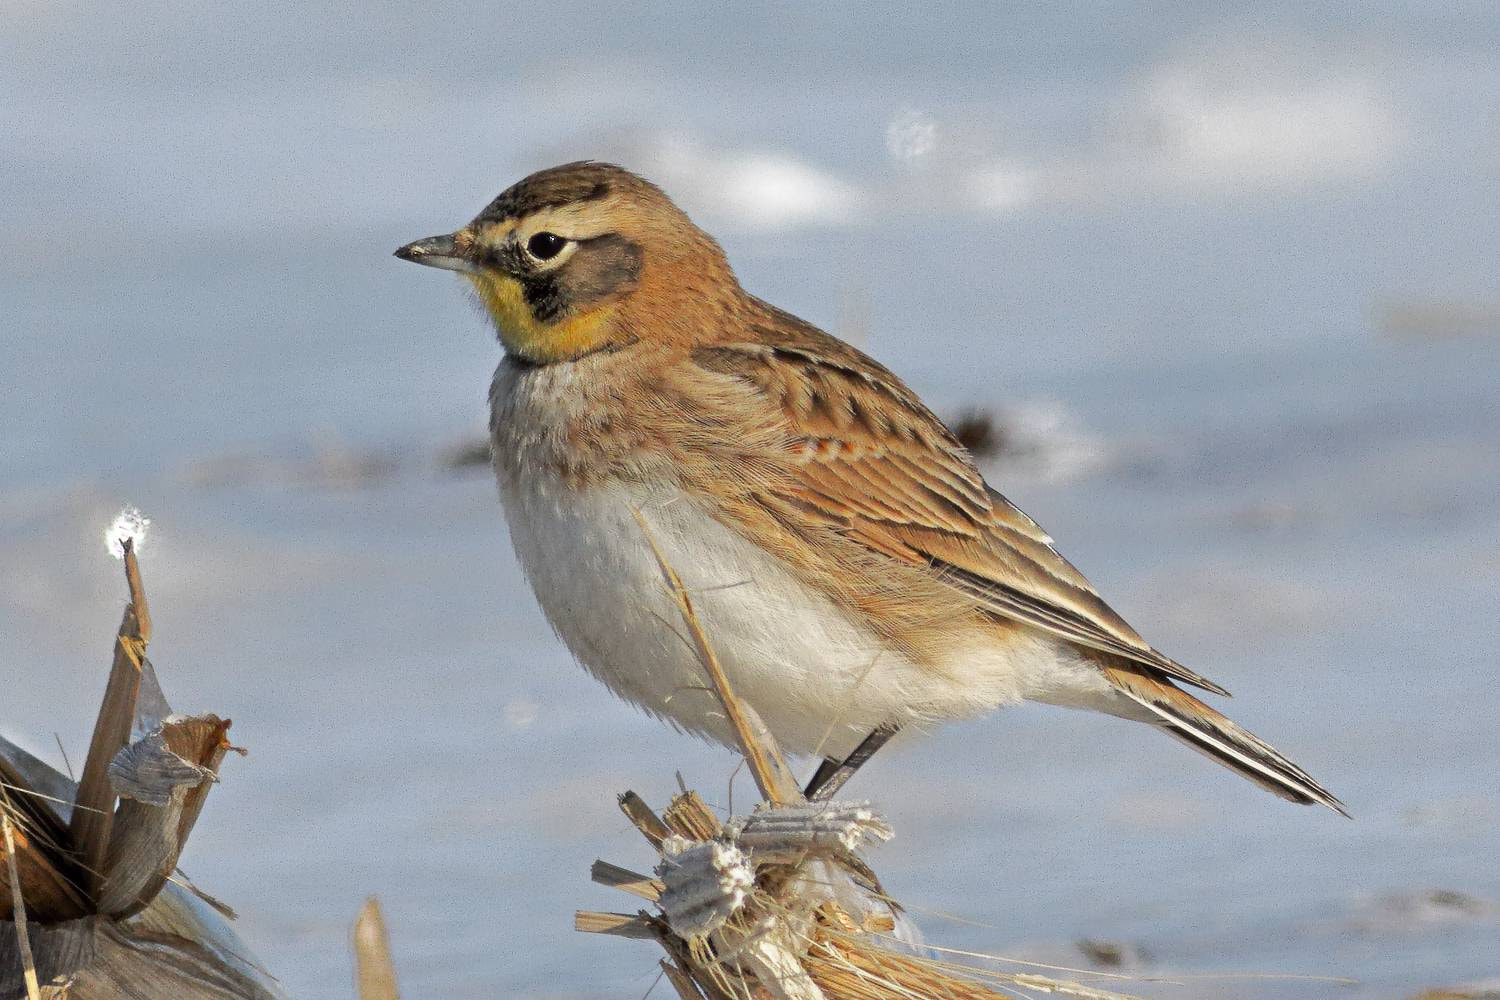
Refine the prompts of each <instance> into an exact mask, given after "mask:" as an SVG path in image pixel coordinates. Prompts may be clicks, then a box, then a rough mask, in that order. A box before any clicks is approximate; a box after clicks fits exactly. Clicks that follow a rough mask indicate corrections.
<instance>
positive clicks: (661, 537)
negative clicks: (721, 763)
mask: <svg viewBox="0 0 1500 1000" xmlns="http://www.w3.org/2000/svg"><path fill="white" fill-rule="evenodd" d="M508 478H509V477H507V476H505V475H503V474H502V476H501V495H502V499H503V501H504V504H505V510H506V516H507V519H508V521H509V523H510V531H511V539H512V541H513V543H514V545H515V549H516V554H517V556H518V557H519V559H520V562H521V566H522V568H523V569H524V571H525V573H526V575H527V577H528V578H529V580H530V582H531V585H532V587H533V589H534V590H535V592H536V595H537V599H538V601H539V602H540V603H541V606H542V610H543V611H544V612H545V613H546V615H547V618H548V620H549V621H550V622H551V623H552V626H553V628H554V629H556V630H557V633H558V635H559V636H561V638H562V639H563V641H564V642H565V643H566V644H567V646H568V648H569V649H570V650H572V652H573V654H574V655H575V656H576V657H577V658H578V659H579V660H580V661H581V662H582V663H583V665H584V666H585V667H586V668H587V669H588V670H589V671H590V672H592V673H593V674H594V675H595V676H596V677H598V678H599V679H600V680H602V681H603V682H604V683H605V684H607V685H608V686H609V687H610V688H612V689H613V690H614V691H615V692H616V693H617V694H619V695H621V696H622V697H624V698H627V699H629V700H630V701H632V702H634V703H635V704H637V705H639V706H640V707H642V708H644V709H645V710H646V711H648V712H650V713H652V714H653V715H657V716H660V717H662V718H665V719H667V720H669V721H671V722H672V723H673V724H675V725H677V726H678V727H680V728H682V729H685V730H688V731H691V732H694V733H698V734H700V735H704V736H707V737H710V738H712V739H716V740H718V741H720V742H724V743H732V741H733V737H732V734H731V732H730V730H729V727H728V725H727V723H726V722H725V720H724V718H723V715H722V711H721V709H720V708H719V706H718V703H717V701H716V700H715V697H714V695H713V694H712V692H711V691H709V690H707V689H706V678H705V676H704V673H703V669H702V667H701V665H700V664H699V662H698V658H697V656H696V655H695V653H694V651H693V649H692V647H691V644H690V642H689V641H688V640H687V639H686V630H685V628H684V625H683V622H682V619H681V616H680V614H679V612H678V611H677V609H676V606H675V604H674V603H673V601H672V599H671V597H670V595H669V594H668V592H667V590H666V586H665V584H664V582H663V580H662V576H661V572H660V570H659V568H658V565H657V561H656V557H655V555H654V554H653V553H652V551H651V549H650V547H649V545H648V544H647V542H646V540H645V538H644V536H643V535H642V532H641V529H640V527H639V525H638V524H637V523H636V520H635V518H634V515H633V513H632V510H633V509H639V510H640V511H641V513H642V515H643V516H644V517H645V519H646V521H647V523H648V524H649V525H650V526H651V529H652V531H653V533H654V534H655V536H656V539H657V542H658V544H660V546H661V548H662V550H663V552H664V553H665V555H666V557H667V559H668V560H669V561H670V562H671V564H672V566H673V567H674V568H675V569H676V570H677V572H678V574H679V575H680V576H681V577H682V579H683V582H684V584H685V585H686V586H687V588H688V589H689V591H690V592H691V594H692V597H693V602H694V605H695V607H696V608H697V610H698V613H699V616H700V617H701V619H702V620H703V623H704V627H705V630H706V632H707V634H708V638H709V641H710V643H711V644H712V645H713V647H714V650H715V651H716V653H717V654H718V656H719V658H720V660H721V661H722V662H723V664H724V668H725V671H726V673H727V674H728V676H729V679H730V683H731V684H733V685H734V688H735V690H736V692H737V693H738V694H739V695H740V696H741V697H742V698H744V699H746V700H747V701H749V702H750V704H752V705H753V706H754V707H755V709H756V710H757V711H758V712H759V713H760V714H761V716H762V717H763V718H764V719H765V721H766V724H767V725H768V726H769V727H770V728H771V730H772V732H773V733H775V735H776V737H777V739H778V740H779V741H780V742H781V743H782V746H783V748H784V749H786V750H787V751H790V752H793V753H818V754H823V755H829V756H842V755H844V754H847V753H848V752H849V751H850V750H852V749H853V748H854V747H855V746H856V745H857V744H858V743H859V741H860V740H861V739H863V738H864V736H866V735H867V734H868V733H869V732H870V731H871V730H872V729H874V728H875V727H876V726H878V725H880V724H882V723H886V722H895V723H898V724H901V725H903V726H906V727H911V726H914V725H915V726H920V725H922V724H924V723H930V722H933V721H938V720H943V719H949V718H955V717H961V716H967V715H973V714H975V713H978V712H982V711H985V710H987V709H992V708H994V707H996V706H998V705H1002V704H1007V703H1013V702H1016V701H1019V700H1021V699H1023V698H1027V697H1031V698H1038V699H1042V700H1048V701H1052V700H1073V699H1072V698H1071V694H1072V689H1073V688H1075V687H1078V686H1079V685H1082V687H1083V688H1084V689H1092V688H1093V687H1095V686H1096V685H1102V679H1100V678H1099V676H1098V673H1097V671H1094V670H1093V669H1092V668H1090V667H1088V666H1087V665H1086V664H1082V663H1081V662H1079V661H1077V660H1076V658H1075V657H1072V656H1071V655H1068V654H1067V653H1065V652H1064V648H1063V647H1060V646H1059V644H1057V643H1056V642H1054V641H1053V640H1051V639H1050V638H1048V637H1046V636H1044V635H1042V634H1040V633H1038V634H1036V635H1035V637H1034V638H1032V639H1031V640H1029V641H1022V642H1019V643H1017V642H1014V641H1012V642H1007V643H1005V644H1004V645H1001V644H1000V643H997V642H986V640H985V638H984V637H983V636H976V642H975V645H974V647H972V648H966V649H964V650H963V651H962V652H961V654H957V655H956V656H955V662H954V663H953V664H951V665H944V669H937V670H935V669H932V668H930V667H923V666H919V665H917V664H914V663H912V662H911V661H910V660H909V659H907V658H906V657H904V656H902V655H900V654H898V653H896V652H893V651H891V650H889V649H885V648H882V643H881V641H880V639H879V637H878V636H877V635H876V634H875V633H874V632H872V631H871V630H869V629H868V628H867V627H864V626H862V625H860V624H858V623H856V622H855V621H854V620H852V619H851V618H850V617H849V616H848V615H846V614H845V613H844V612H843V611H841V610H840V609H839V608H838V607H836V606H835V605H834V604H833V603H832V602H831V601H830V600H829V599H827V598H826V597H824V596H822V595H821V594H816V593H813V592H811V591H810V590H809V589H808V588H806V587H805V586H803V584H802V583H801V582H800V581H799V580H797V579H796V578H795V577H793V576H792V574H791V573H790V572H789V571H788V570H787V569H785V568H784V567H783V566H782V565H781V564H780V563H779V562H778V561H777V560H776V559H775V557H773V556H771V555H769V554H767V553H766V552H764V551H763V550H761V549H760V548H758V547H757V546H755V545H753V544H752V543H750V542H748V541H746V540H745V539H744V538H742V537H741V536H739V535H738V534H736V533H735V532H733V531H732V530H730V529H728V528H726V527H724V526H723V525H721V524H719V523H718V522H717V521H715V520H713V519H712V518H710V517H708V516H707V515H706V514H704V513H703V512H702V511H700V510H698V509H697V508H696V507H695V505H694V502H693V501H692V500H690V499H689V498H687V497H685V496H683V495H680V494H678V493H676V492H675V491H673V492H670V493H657V494H652V493H649V492H647V491H645V490H639V491H634V492H632V491H628V490H627V489H626V488H625V487H623V486H613V487H602V488H595V489H592V490H590V491H588V492H585V493H576V492H572V491H569V490H565V489H564V488H563V487H562V485H561V484H560V483H559V482H558V481H556V480H553V479H551V478H550V477H548V476H546V475H538V474H536V473H533V474H531V475H528V476H527V477H526V478H525V481H524V482H520V483H518V482H507V481H506V480H507V479H508ZM950 667H951V668H950ZM1055 692H1064V693H1066V694H1068V695H1069V697H1065V698H1061V699H1058V698H1054V697H1049V695H1050V694H1054V693H1055ZM1089 693H1090V692H1089V691H1087V690H1078V691H1077V694H1078V695H1080V696H1085V695H1087V694H1089Z"/></svg>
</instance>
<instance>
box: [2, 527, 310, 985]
mask: <svg viewBox="0 0 1500 1000" xmlns="http://www.w3.org/2000/svg"><path fill="white" fill-rule="evenodd" d="M124 555H125V574H126V581H127V584H128V586H129V588H130V597H131V600H130V604H129V605H128V606H127V607H126V609H125V616H124V619H123V621H122V622H121V624H120V629H119V632H118V633H117V635H116V636H115V647H114V658H113V661H112V663H111V667H110V674H109V680H108V683H107V686H106V689H105V695H104V700H103V703H102V704H101V705H100V708H99V717H98V720H97V722H96V723H95V726H94V735H93V739H92V741H91V742H90V745H89V752H88V757H87V759H86V761H85V763H84V768H83V774H82V777H81V778H80V780H79V782H78V784H77V785H76V786H75V785H74V783H73V782H72V781H70V780H69V779H67V778H65V777H63V776H62V775H61V774H58V773H57V772H56V771H55V770H53V769H52V768H50V767H48V766H47V765H46V764H44V763H42V762H41V761H39V760H37V759H36V758H34V757H32V756H31V755H30V754H28V753H26V752H25V751H24V750H22V749H20V748H19V747H17V746H15V745H14V744H12V743H10V742H9V741H7V740H5V739H4V738H3V737H0V812H3V814H4V818H5V819H6V821H7V822H8V823H9V824H10V825H12V826H13V828H14V830H13V843H14V851H13V852H10V853H9V856H8V857H7V859H6V861H7V867H9V868H12V869H13V870H14V873H15V878H14V880H9V879H0V905H3V911H0V912H3V913H4V914H6V915H11V914H12V913H14V914H16V915H19V917H20V919H10V920H0V1000H9V998H10V997H17V996H27V995H28V994H29V993H30V980H32V979H33V978H34V979H35V981H36V983H37V987H36V990H37V995H38V996H41V997H54V998H61V997H68V998H71V1000H135V998H139V1000H148V998H158V997H174V998H182V1000H199V998H231V997H233V998H250V1000H275V998H278V997H281V996H282V994H281V991H280V990H279V989H278V988H277V986H276V985H275V981H274V980H273V979H272V978H271V977H270V976H269V975H268V974H267V973H266V972H265V971H264V970H262V969H261V968H259V967H258V966H257V965H255V963H254V961H253V960H252V959H250V958H249V957H248V955H249V951H248V950H247V949H246V948H245V946H244V945H243V944H242V943H241V942H240V940H239V938H238V937H237V936H236V935H235V934H234V932H233V931H232V930H230V929H229V925H228V924H227V922H226V920H225V916H226V914H227V910H226V909H225V908H224V907H223V906H222V904H218V903H215V902H213V901H212V900H210V899H209V898H208V897H206V896H203V895H201V894H200V893H198V892H197V890H195V889H193V888H192V887H191V885H190V883H187V882H186V881H185V880H183V879H181V878H178V877H175V876H174V872H175V871H176V869H177V860H178V858H179V857H180V856H181V854H182V849H183V846H184V844H185V843H186V842H187V838H188V835H189V834H190V833H191V832H192V829H193V824H194V823H195V822H196V821H197V819H198V815H199V813H200V812H201V811H202V809H203V804H204V801H205V799H206V798H207V796H208V790H209V789H210V788H211V787H212V786H213V784H214V783H215V782H216V781H217V780H218V771H219V765H220V763H221V762H222V761H223V759H224V754H225V753H226V752H227V751H228V750H230V749H232V748H231V747H230V745H229V742H228V740H227V739H226V734H227V732H228V730H229V721H228V720H226V719H220V718H219V717H218V716H216V715H199V716H191V717H185V716H175V715H172V714H171V710H170V708H168V707H167V703H166V699H165V698H164V697H162V694H161V689H160V687H159V685H158V684H157V680H156V675H155V672H154V671H153V669H152V667H151V662H150V661H149V660H148V659H147V658H146V646H147V643H148V642H149V641H150V638H151V617H150V612H149V611H148V609H147V604H146V598H145V591H144V588H143V586H142V584H141V576H140V567H139V565H138V563H137V562H136V558H135V553H134V551H133V550H132V547H131V545H130V544H129V543H128V542H127V543H126V544H125V546H124ZM12 884H14V885H16V886H18V887H19V894H17V893H16V892H15V891H13V890H12V888H11V886H12Z"/></svg>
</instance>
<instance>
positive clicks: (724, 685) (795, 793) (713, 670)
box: [633, 510, 802, 805]
mask: <svg viewBox="0 0 1500 1000" xmlns="http://www.w3.org/2000/svg"><path fill="white" fill-rule="evenodd" d="M633 513H634V514H635V520H636V523H637V524H639V525H640V526H641V531H642V533H643V534H645V536H646V543H647V544H648V545H650V546H651V551H652V553H653V554H655V556H656V562H657V565H659V566H660V567H661V572H662V576H663V577H665V579H666V581H667V586H668V588H669V589H670V590H671V592H672V597H673V599H674V600H675V601H676V603H677V609H678V610H679V611H680V612H681V613H682V620H683V622H684V623H686V625H687V627H688V631H689V632H690V633H691V634H692V637H693V646H694V648H695V649H696V650H697V653H698V659H699V661H700V662H701V663H702V664H703V669H704V670H705V671H707V673H708V677H709V680H710V681H711V682H712V683H713V687H714V692H715V693H716V694H717V695H718V696H719V703H720V704H721V705H723V706H724V714H725V715H726V716H728V718H729V723H730V725H732V726H733V727H734V732H735V736H736V737H737V738H738V739H739V743H740V751H741V752H742V753H743V754H744V755H745V760H746V761H747V762H748V763H749V764H750V773H751V774H752V775H753V776H754V778H755V785H756V787H757V788H759V789H760V794H761V796H762V797H763V798H764V799H765V800H766V801H767V802H770V803H771V804H773V805H787V804H789V803H795V802H801V801H802V790H801V789H800V788H799V787H798V785H797V782H796V779H794V778H793V777H792V772H791V769H790V768H788V767H787V765H786V760H785V759H784V758H783V757H782V756H781V751H780V750H779V749H778V748H777V747H776V743H775V740H774V739H772V737H771V734H770V732H769V731H768V730H767V729H766V727H765V724H764V723H763V722H761V721H760V719H759V717H758V716H754V714H753V713H754V709H753V708H751V707H750V706H748V705H746V704H745V703H744V702H742V701H740V699H739V698H738V697H736V696H735V694H734V690H733V689H732V688H731V687H730V686H729V678H728V676H727V675H725V673H724V667H723V665H722V664H720V663H719V658H718V656H717V655H716V654H715V653H714V650H713V646H712V645H710V644H709V641H708V636H707V634H706V633H705V632H704V631H703V623H702V622H701V621H700V620H699V618H698V612H697V611H696V610H695V609H694V608H693V599H692V597H691V596H690V595H689V594H688V591H687V588H686V587H684V586H683V584H682V578H681V577H679V576H678V575H677V571H676V570H675V569H673V568H672V565H671V563H669V562H668V561H667V557H666V554H665V553H663V552H662V550H661V546H660V545H659V544H657V541H656V536H655V534H653V533H652V531H651V526H650V525H648V524H647V523H646V519H645V518H644V517H643V516H641V512H640V511H638V510H637V511H633ZM752 718H753V720H754V721H753V722H752Z"/></svg>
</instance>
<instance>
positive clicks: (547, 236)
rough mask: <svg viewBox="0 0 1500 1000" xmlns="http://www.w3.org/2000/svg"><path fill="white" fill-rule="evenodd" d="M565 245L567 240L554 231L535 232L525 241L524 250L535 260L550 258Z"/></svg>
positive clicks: (558, 252) (560, 251)
mask: <svg viewBox="0 0 1500 1000" xmlns="http://www.w3.org/2000/svg"><path fill="white" fill-rule="evenodd" d="M567 245H568V241H567V240H566V239H564V238H563V237H561V236H559V235H557V234H556V233H537V234H536V235H535V236H533V237H532V238H531V239H529V240H527V241H526V252H527V253H529V254H531V256H533V257H535V258H536V259H537V260H551V259H552V258H553V257H556V256H557V255H558V254H560V253H562V249H563V247H565V246H567Z"/></svg>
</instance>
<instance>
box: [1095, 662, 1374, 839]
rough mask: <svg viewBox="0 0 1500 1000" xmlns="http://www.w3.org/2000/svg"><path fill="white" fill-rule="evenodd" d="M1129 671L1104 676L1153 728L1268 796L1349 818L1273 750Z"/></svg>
mask: <svg viewBox="0 0 1500 1000" xmlns="http://www.w3.org/2000/svg"><path fill="white" fill-rule="evenodd" d="M1133 667H1134V664H1131V665H1125V664H1123V663H1121V664H1118V665H1116V664H1109V665H1106V666H1105V667H1104V674H1105V676H1106V677H1108V678H1109V680H1110V683H1111V684H1113V685H1114V686H1115V688H1117V689H1118V690H1119V692H1120V693H1121V694H1123V695H1124V696H1125V697H1127V698H1129V699H1130V700H1131V701H1133V702H1135V703H1136V704H1137V705H1139V706H1141V707H1142V708H1144V709H1145V710H1146V712H1147V713H1148V714H1149V718H1150V721H1152V722H1154V723H1155V724H1156V725H1157V726H1159V727H1160V728H1162V729H1163V730H1165V731H1166V732H1168V733H1169V734H1171V735H1172V736H1175V737H1176V738H1177V739H1179V740H1181V741H1182V742H1183V743H1186V744H1187V745H1188V746H1190V747H1192V748H1193V749H1194V750H1197V751H1198V752H1199V753H1201V754H1203V755H1204V756H1206V757H1209V758H1211V759H1213V760H1216V761H1218V762H1219V763H1220V764H1223V765H1224V766H1225V767H1227V768H1229V769H1230V770H1231V771H1234V772H1235V773H1236V774H1240V775H1243V776H1244V777H1246V778H1249V779H1250V780H1251V781H1253V782H1255V783H1256V784H1257V785H1259V786H1260V787H1262V788H1264V789H1265V790H1266V791H1268V792H1270V793H1272V794H1273V795H1279V796H1281V797H1282V798H1284V799H1289V800H1291V801H1292V802H1300V803H1302V804H1304V805H1310V804H1312V803H1314V802H1317V803H1321V804H1322V805H1325V806H1327V807H1328V808H1330V809H1332V810H1333V811H1334V812H1336V813H1338V814H1339V815H1341V816H1348V815H1349V813H1348V812H1347V811H1346V810H1345V809H1344V804H1343V803H1342V802H1340V801H1339V800H1338V799H1337V798H1335V797H1334V796H1333V795H1332V794H1330V793H1329V791H1328V790H1327V789H1326V788H1324V787H1323V786H1322V785H1320V784H1318V783H1317V782H1316V781H1314V780H1313V779H1312V777H1311V776H1310V775H1309V774H1308V773H1307V772H1306V771H1304V770H1302V768H1300V767H1298V766H1297V765H1296V764H1293V763H1292V762H1291V761H1289V760H1287V759H1286V757H1284V756H1282V755H1281V753H1280V752H1279V751H1278V750H1277V749H1276V748H1275V747H1273V746H1271V745H1270V744H1269V743H1266V742H1265V741H1264V740H1262V739H1260V738H1259V737H1258V736H1256V735H1255V734H1254V733H1252V732H1250V731H1248V730H1246V729H1242V728H1240V727H1239V726H1237V725H1235V724H1234V723H1233V722H1231V721H1230V720H1229V719H1228V718H1226V717H1225V716H1224V715H1222V714H1221V713H1219V712H1217V711H1215V710H1214V709H1213V708H1211V707H1209V706H1208V705H1205V704H1204V703H1203V702H1201V701H1199V700H1198V699H1197V698H1194V697H1193V696H1192V695H1190V694H1188V693H1187V692H1186V691H1183V690H1182V689H1180V688H1178V687H1175V686H1174V685H1173V684H1172V683H1171V682H1170V681H1167V680H1165V679H1158V678H1155V677H1151V676H1148V675H1147V674H1145V673H1143V672H1140V671H1139V670H1136V669H1133Z"/></svg>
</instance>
